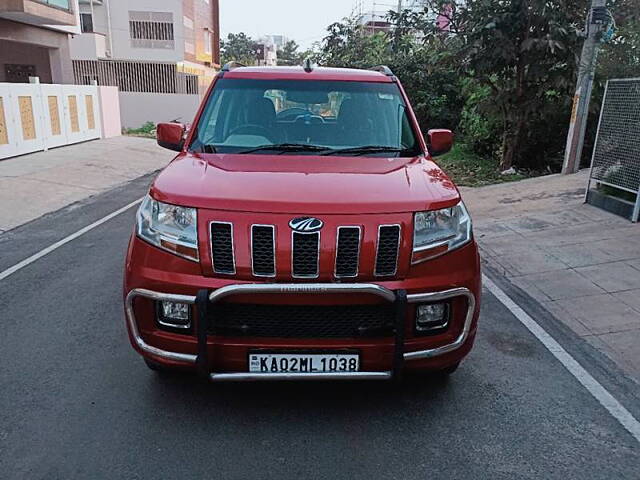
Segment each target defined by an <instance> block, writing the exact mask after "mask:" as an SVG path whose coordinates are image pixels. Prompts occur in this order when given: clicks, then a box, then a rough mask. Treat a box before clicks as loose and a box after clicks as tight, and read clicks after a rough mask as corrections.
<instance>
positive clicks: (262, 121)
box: [247, 97, 276, 132]
mask: <svg viewBox="0 0 640 480" xmlns="http://www.w3.org/2000/svg"><path fill="white" fill-rule="evenodd" d="M247 123H250V124H252V125H259V126H261V127H264V128H266V129H267V130H269V131H270V132H273V127H274V126H275V124H276V107H274V105H273V102H272V101H271V100H269V99H268V98H265V97H261V98H259V99H258V100H257V101H256V102H255V103H254V104H252V105H249V108H248V110H247Z"/></svg>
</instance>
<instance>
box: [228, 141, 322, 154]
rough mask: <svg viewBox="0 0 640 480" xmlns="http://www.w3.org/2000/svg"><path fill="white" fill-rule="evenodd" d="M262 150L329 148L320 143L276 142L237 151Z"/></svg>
mask: <svg viewBox="0 0 640 480" xmlns="http://www.w3.org/2000/svg"><path fill="white" fill-rule="evenodd" d="M261 150H279V151H282V152H324V151H325V150H329V149H328V148H327V147H321V146H320V145H309V144H306V143H276V144H274V145H261V146H259V147H255V148H250V149H249V150H241V151H239V152H237V153H240V154H243V153H253V152H259V151H261Z"/></svg>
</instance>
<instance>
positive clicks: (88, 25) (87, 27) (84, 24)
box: [80, 13, 93, 33]
mask: <svg viewBox="0 0 640 480" xmlns="http://www.w3.org/2000/svg"><path fill="white" fill-rule="evenodd" d="M80 30H81V31H82V33H91V32H93V16H92V15H91V14H90V13H81V14H80Z"/></svg>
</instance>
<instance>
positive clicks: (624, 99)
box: [586, 78, 640, 222]
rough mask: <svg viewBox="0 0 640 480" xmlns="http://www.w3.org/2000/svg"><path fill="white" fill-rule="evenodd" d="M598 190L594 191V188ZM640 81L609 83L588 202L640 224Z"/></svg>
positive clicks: (593, 163) (628, 80)
mask: <svg viewBox="0 0 640 480" xmlns="http://www.w3.org/2000/svg"><path fill="white" fill-rule="evenodd" d="M592 186H594V187H595V188H594V189H591V187H592ZM639 192H640V78H633V79H619V80H609V81H608V82H607V88H606V90H605V95H604V100H603V102H602V109H601V111H600V122H599V124H598V133H597V137H596V143H595V147H594V149H593V158H592V160H591V172H590V175H589V183H588V185H587V193H586V201H587V202H588V203H590V204H592V205H596V206H599V207H602V208H604V209H606V210H609V211H612V212H613V213H617V214H619V215H622V216H625V217H627V218H630V219H631V221H633V222H637V221H638V216H639V214H640V194H639Z"/></svg>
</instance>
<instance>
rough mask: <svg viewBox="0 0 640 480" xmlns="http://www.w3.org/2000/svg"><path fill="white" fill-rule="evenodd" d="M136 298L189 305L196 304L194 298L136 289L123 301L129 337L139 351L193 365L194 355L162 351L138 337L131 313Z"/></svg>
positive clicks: (194, 361)
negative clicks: (129, 332)
mask: <svg viewBox="0 0 640 480" xmlns="http://www.w3.org/2000/svg"><path fill="white" fill-rule="evenodd" d="M136 297H144V298H150V299H151V300H156V301H159V300H167V301H169V302H180V303H188V304H190V305H193V304H194V303H196V297H192V296H191V295H172V294H168V293H159V292H154V291H152V290H145V289H144V288H136V289H134V290H131V291H130V292H129V293H128V294H127V299H126V301H125V310H126V313H127V315H126V316H127V324H128V325H129V330H130V331H131V335H133V340H134V341H135V342H136V345H137V346H138V348H140V350H142V351H143V352H146V353H150V354H151V355H155V356H156V357H160V358H164V359H167V360H174V361H178V362H185V363H193V364H195V363H196V355H191V354H188V353H178V352H169V351H167V350H162V349H160V348H156V347H153V346H151V345H149V344H148V343H146V342H145V341H144V340H143V339H142V337H141V336H140V331H139V330H138V324H137V322H136V317H135V314H134V313H133V299H134V298H136Z"/></svg>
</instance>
